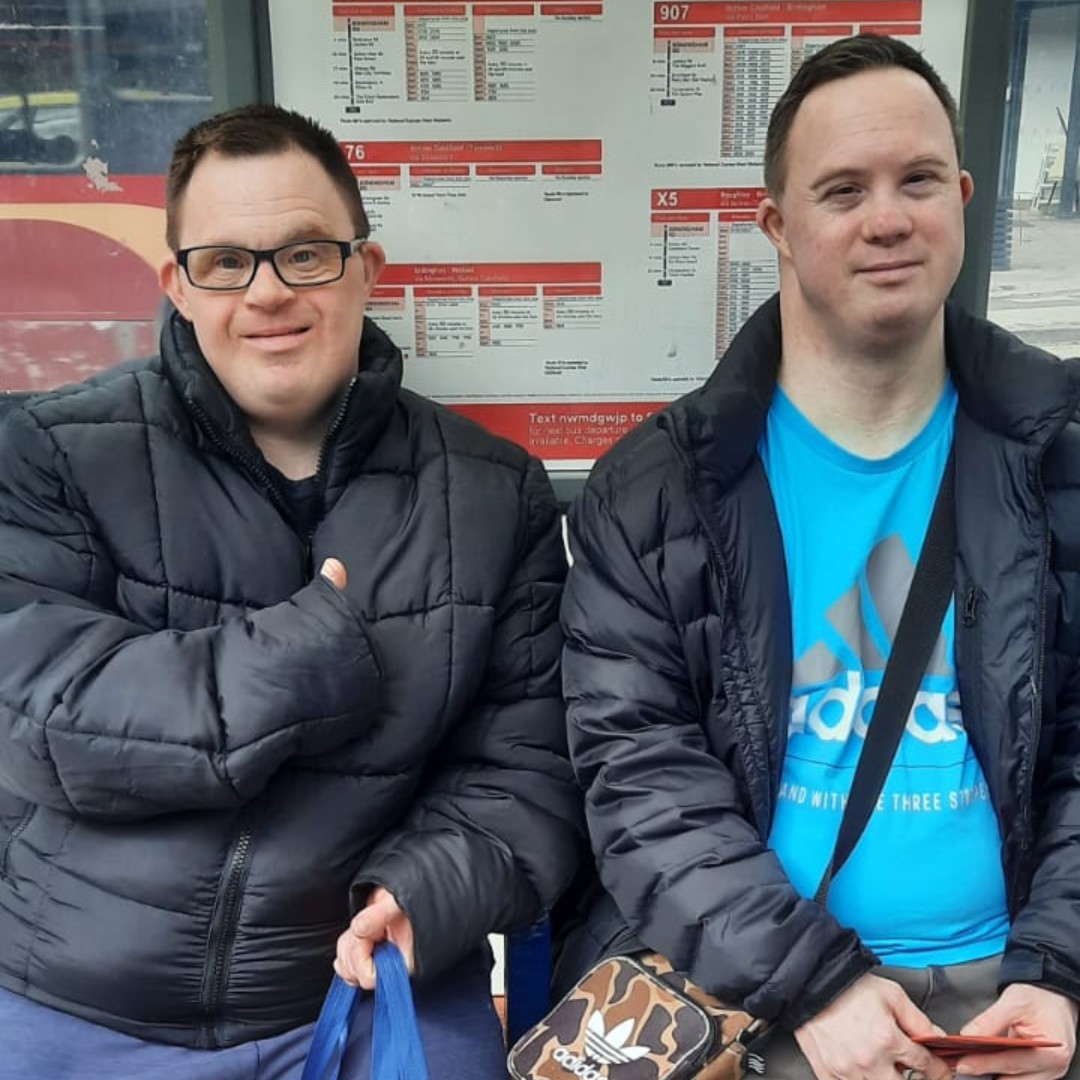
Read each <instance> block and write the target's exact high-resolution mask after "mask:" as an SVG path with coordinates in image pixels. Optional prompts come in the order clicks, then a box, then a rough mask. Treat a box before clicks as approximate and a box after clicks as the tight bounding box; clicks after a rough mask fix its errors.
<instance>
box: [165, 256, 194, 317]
mask: <svg viewBox="0 0 1080 1080" xmlns="http://www.w3.org/2000/svg"><path fill="white" fill-rule="evenodd" d="M158 284H159V285H160V286H161V291H162V292H163V293H164V294H165V295H166V296H167V297H168V298H169V299H170V300H171V301H172V303H173V307H175V308H176V310H177V311H179V312H180V314H181V315H183V316H184V318H185V319H187V321H188V322H191V309H190V308H189V307H188V302H187V297H185V296H184V290H183V287H182V284H181V281H180V264H179V263H177V261H176V256H175V255H170V256H169V257H168V258H167V259H166V260H165V261H164V262H163V263H162V264H161V265H160V266H159V267H158Z"/></svg>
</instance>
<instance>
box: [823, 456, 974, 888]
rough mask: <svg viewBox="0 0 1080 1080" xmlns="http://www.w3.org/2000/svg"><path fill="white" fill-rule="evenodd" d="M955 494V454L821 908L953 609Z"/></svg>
mask: <svg viewBox="0 0 1080 1080" xmlns="http://www.w3.org/2000/svg"><path fill="white" fill-rule="evenodd" d="M955 488H956V461H955V451H954V450H950V452H949V459H948V461H947V462H946V463H945V475H944V476H943V477H942V479H941V487H940V488H939V489H938V494H937V499H936V500H935V502H934V509H933V512H932V513H931V515H930V525H929V527H928V528H927V531H926V538H925V539H924V540H923V546H922V551H921V552H920V553H919V561H918V563H917V564H916V566H915V575H914V577H913V578H912V579H911V587H910V588H909V589H908V595H907V599H906V600H905V601H904V610H903V612H902V613H901V615H900V625H899V626H898V627H897V630H896V639H895V640H894V641H893V645H892V650H891V651H890V653H889V659H888V661H887V662H886V664H885V674H884V676H883V677H882V682H881V689H880V690H879V691H878V697H877V701H876V702H875V704H874V712H873V715H872V717H871V720H870V725H869V727H868V729H867V732H866V739H865V740H864V742H863V748H862V753H861V754H860V755H859V763H858V765H857V766H856V767H855V776H854V777H853V779H852V781H851V791H850V792H849V793H848V800H847V803H846V805H845V806H844V814H843V817H842V818H841V820H840V830H839V832H838V833H837V836H836V848H835V849H834V850H833V856H832V859H830V860H829V865H828V866H827V867H826V868H825V874H824V876H823V877H822V879H821V884H820V885H819V886H818V888H817V892H816V893H815V894H814V899H815V900H817V901H818V903H822V904H823V903H824V902H825V898H826V896H828V893H829V885H830V884H831V883H832V879H833V878H834V877H835V876H836V874H837V873H838V872H839V871H840V867H842V866H843V865H844V862H845V861H846V859H847V857H848V856H849V855H850V854H851V853H852V851H853V850H854V849H855V845H856V844H857V843H858V842H859V837H860V836H862V832H863V829H865V828H866V823H867V822H868V821H869V820H870V815H871V814H872V813H873V812H874V805H875V803H876V802H877V798H878V795H879V794H880V793H881V789H882V787H883V786H884V784H885V778H886V777H887V776H888V775H889V769H890V768H891V767H892V763H893V758H894V757H895V756H896V749H897V747H898V746H899V745H900V739H901V738H902V737H903V734H904V727H905V725H906V724H907V718H908V713H909V712H910V710H911V703H912V702H913V701H914V700H915V694H916V692H917V691H918V689H919V685H920V684H921V682H922V679H923V676H924V675H925V674H926V665H927V664H928V663H929V662H930V656H931V654H932V653H933V651H934V645H935V644H936V643H937V639H938V633H939V632H940V630H941V624H942V622H943V621H944V619H945V612H946V611H947V610H948V608H949V601H950V600H951V598H952V594H953V573H954V570H953V568H954V564H955V560H956V505H955V499H954V492H955Z"/></svg>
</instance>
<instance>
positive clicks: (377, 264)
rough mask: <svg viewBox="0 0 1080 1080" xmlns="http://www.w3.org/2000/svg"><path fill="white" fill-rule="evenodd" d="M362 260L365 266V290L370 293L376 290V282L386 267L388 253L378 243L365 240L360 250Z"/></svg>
mask: <svg viewBox="0 0 1080 1080" xmlns="http://www.w3.org/2000/svg"><path fill="white" fill-rule="evenodd" d="M360 259H361V261H362V262H363V264H364V288H365V291H366V292H370V291H371V290H372V289H373V288H375V282H376V281H378V280H379V275H380V274H381V273H382V272H383V267H384V266H385V265H386V252H385V251H383V246H382V244H380V243H378V241H376V240H365V241H364V246H363V247H362V248H361V249H360Z"/></svg>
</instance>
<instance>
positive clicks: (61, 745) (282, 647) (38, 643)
mask: <svg viewBox="0 0 1080 1080" xmlns="http://www.w3.org/2000/svg"><path fill="white" fill-rule="evenodd" d="M115 583H116V572H115V568H114V567H113V566H112V565H111V563H110V560H109V557H108V554H107V552H106V551H105V549H104V545H103V544H102V543H101V541H100V539H99V538H98V536H97V535H96V534H95V526H94V520H93V516H92V514H90V512H89V510H88V509H87V508H85V507H83V506H81V504H80V502H79V499H78V496H77V494H76V493H75V492H74V491H73V490H72V489H71V486H70V485H67V484H65V482H64V468H63V462H62V458H61V455H60V454H59V453H58V452H57V450H56V448H55V446H54V444H53V441H52V439H51V436H50V435H49V433H48V432H46V431H43V430H42V429H40V428H39V427H38V426H37V425H36V423H35V422H34V421H33V420H32V419H31V418H30V417H28V416H27V415H26V414H24V413H21V412H16V413H13V414H11V415H9V416H8V417H6V418H5V421H4V423H3V424H0V658H2V659H0V787H3V788H5V789H7V790H8V791H11V792H13V793H14V794H16V795H18V796H19V797H20V798H23V799H27V800H29V801H31V802H34V803H38V804H40V805H43V806H49V807H53V808H56V809H59V810H63V811H67V812H74V813H77V814H81V815H86V816H89V817H100V818H113V819H138V818H144V817H149V816H152V815H156V814H162V813H168V812H171V811H174V810H181V809H202V808H214V807H228V806H235V805H237V804H240V803H243V802H245V801H247V800H249V799H251V798H252V797H253V796H254V795H256V794H257V793H258V792H259V791H260V790H261V789H262V788H263V786H264V785H265V784H266V782H267V780H268V779H269V777H270V776H271V775H272V774H273V773H274V772H275V770H276V769H278V767H279V766H280V765H281V764H282V763H283V762H284V761H285V760H286V759H288V758H289V757H291V756H293V755H297V754H308V753H321V752H324V751H326V750H329V749H333V748H334V747H336V746H338V745H339V744H341V743H343V742H345V741H346V740H348V739H350V738H355V737H356V733H357V729H358V725H362V724H363V723H364V719H365V717H366V716H367V715H369V714H370V715H371V716H372V717H374V716H375V715H377V708H375V707H374V706H375V699H376V698H377V696H378V690H379V673H378V667H377V664H376V661H375V658H374V655H373V653H372V651H371V647H370V645H369V643H368V639H367V637H366V634H365V632H364V628H363V626H362V625H361V622H360V620H359V618H358V617H357V615H356V614H355V613H354V612H353V611H352V609H351V608H350V606H349V603H348V601H347V600H346V599H345V597H344V596H343V595H342V594H341V593H340V592H338V591H337V590H336V589H335V588H334V587H333V586H332V585H331V584H330V583H329V582H327V581H325V580H323V579H321V578H319V579H317V580H316V581H314V582H312V583H311V584H309V585H307V586H306V587H304V588H303V589H301V590H300V591H299V592H297V593H296V594H295V595H294V596H292V597H291V598H289V599H288V600H286V601H284V602H282V603H280V604H277V605H275V606H272V607H268V608H266V609H264V610H262V611H258V612H256V613H254V614H251V615H248V616H244V617H235V618H229V619H226V620H223V621H222V622H221V623H220V624H219V625H215V626H212V627H209V628H206V629H200V630H195V631H190V632H178V631H172V630H162V631H158V632H149V631H148V630H147V629H146V628H145V627H143V626H139V625H136V624H134V623H132V622H130V621H129V620H127V619H125V618H123V617H121V616H120V615H119V614H118V613H117V611H116V610H115V602H114V599H113V597H114V596H115V588H116V584H115ZM357 701H360V702H371V703H372V704H371V706H361V707H358V706H357V704H356V702H357Z"/></svg>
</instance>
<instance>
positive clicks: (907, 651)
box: [507, 453, 956, 1080]
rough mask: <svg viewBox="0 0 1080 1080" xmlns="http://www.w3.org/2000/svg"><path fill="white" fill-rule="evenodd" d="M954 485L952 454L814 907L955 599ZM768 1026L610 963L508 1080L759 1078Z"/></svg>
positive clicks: (594, 973)
mask: <svg viewBox="0 0 1080 1080" xmlns="http://www.w3.org/2000/svg"><path fill="white" fill-rule="evenodd" d="M955 475H956V466H955V458H954V454H953V453H950V454H949V459H948V461H947V463H946V465H945V474H944V476H943V478H942V481H941V487H940V489H939V490H938V495H937V499H936V500H935V502H934V509H933V512H932V513H931V516H930V525H929V528H928V529H927V533H926V537H925V539H924V540H923V546H922V551H921V552H920V553H919V561H918V563H917V564H916V567H915V575H914V577H913V578H912V582H911V586H910V588H909V590H908V595H907V599H906V601H905V603H904V609H903V612H902V614H901V616H900V625H899V627H898V628H897V631H896V639H895V641H894V642H893V647H892V650H891V652H890V655H889V660H888V663H887V664H886V665H885V674H884V676H883V679H882V683H881V688H880V690H879V693H878V698H877V703H876V705H875V707H874V713H873V717H872V719H871V723H870V726H869V729H868V732H867V736H866V740H865V742H864V744H863V748H862V752H861V753H860V755H859V762H858V765H857V766H856V768H855V776H854V777H853V779H852V782H851V791H850V792H849V794H848V800H847V804H846V805H845V807H844V813H843V815H842V817H841V820H840V828H839V831H838V833H837V840H836V846H835V847H834V849H833V852H832V857H831V858H830V859H829V862H828V863H827V864H826V869H825V873H824V875H823V877H822V879H821V884H820V885H819V886H818V889H817V892H816V894H815V896H814V899H815V900H816V901H817V902H818V903H820V904H824V903H825V900H826V897H827V895H828V891H829V885H830V883H831V881H832V879H833V877H834V876H835V875H836V874H837V873H838V871H839V870H840V867H841V866H842V865H843V864H844V861H845V860H846V859H847V857H848V856H849V855H850V854H851V852H852V850H853V849H854V848H855V845H856V844H857V843H858V840H859V837H860V836H861V835H862V831H863V829H864V828H865V827H866V823H867V822H868V821H869V819H870V816H871V814H872V813H873V809H874V805H875V803H876V802H877V798H878V794H879V793H880V791H881V788H882V786H883V784H884V783H885V778H886V776H887V775H888V772H889V769H890V767H891V765H892V761H893V758H894V757H895V755H896V750H897V747H898V746H899V745H900V740H901V738H902V736H903V734H904V727H905V725H906V723H907V718H908V713H909V711H910V709H911V703H912V701H913V700H914V698H915V693H916V691H917V690H918V688H919V684H920V682H921V681H922V677H923V675H924V674H925V672H926V665H927V663H928V662H929V660H930V656H931V653H932V652H933V649H934V645H935V644H936V642H937V637H938V633H939V631H940V629H941V623H942V620H943V618H944V617H945V613H946V611H947V610H948V607H949V601H950V600H951V598H952V592H953V562H954V559H955V553H956V511H955V505H954V490H955ZM767 1027H768V1024H767V1023H766V1021H764V1020H762V1019H759V1018H756V1017H754V1016H752V1015H751V1014H750V1013H748V1012H746V1011H745V1010H744V1009H741V1008H738V1007H736V1006H726V1005H725V1004H724V1003H723V1002H721V1001H719V1000H718V999H717V998H715V997H713V996H712V995H711V994H709V993H708V992H707V991H705V990H703V989H702V988H701V987H699V986H697V985H695V984H694V983H692V982H691V981H690V980H689V979H688V978H686V976H684V975H680V974H679V973H678V972H676V971H674V970H673V969H672V967H671V964H670V963H668V961H667V960H665V959H664V957H662V956H660V955H659V954H657V953H645V954H643V955H637V956H613V957H609V958H608V959H606V960H602V961H601V962H600V963H599V964H596V965H595V966H594V967H593V968H591V969H590V970H589V971H588V972H586V973H585V975H584V976H583V977H582V978H581V979H580V980H579V981H578V982H577V984H576V985H575V986H574V987H573V988H572V989H571V990H570V992H569V993H568V994H567V995H566V997H564V998H563V1000H562V1001H560V1002H559V1004H558V1005H556V1006H555V1008H554V1009H553V1010H552V1011H551V1012H550V1013H548V1015H547V1016H546V1017H545V1018H544V1019H543V1020H541V1021H540V1023H539V1024H537V1025H536V1026H535V1027H534V1028H532V1030H530V1031H528V1032H526V1033H525V1035H523V1036H522V1037H521V1038H520V1039H519V1040H518V1041H517V1043H516V1044H515V1045H514V1047H513V1049H512V1050H511V1051H510V1055H509V1058H508V1059H507V1064H508V1066H509V1068H510V1074H511V1076H513V1077H514V1080H570V1078H572V1077H578V1078H579V1080H741V1078H742V1077H743V1076H744V1075H745V1073H746V1071H747V1070H748V1069H750V1070H752V1071H755V1072H763V1071H764V1068H763V1063H762V1061H761V1059H760V1058H759V1057H757V1056H756V1055H755V1054H753V1053H752V1052H751V1051H750V1049H749V1045H750V1044H751V1043H752V1041H753V1039H754V1038H755V1037H757V1036H758V1035H760V1034H762V1033H763V1032H764V1031H765V1030H766V1028H767Z"/></svg>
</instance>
